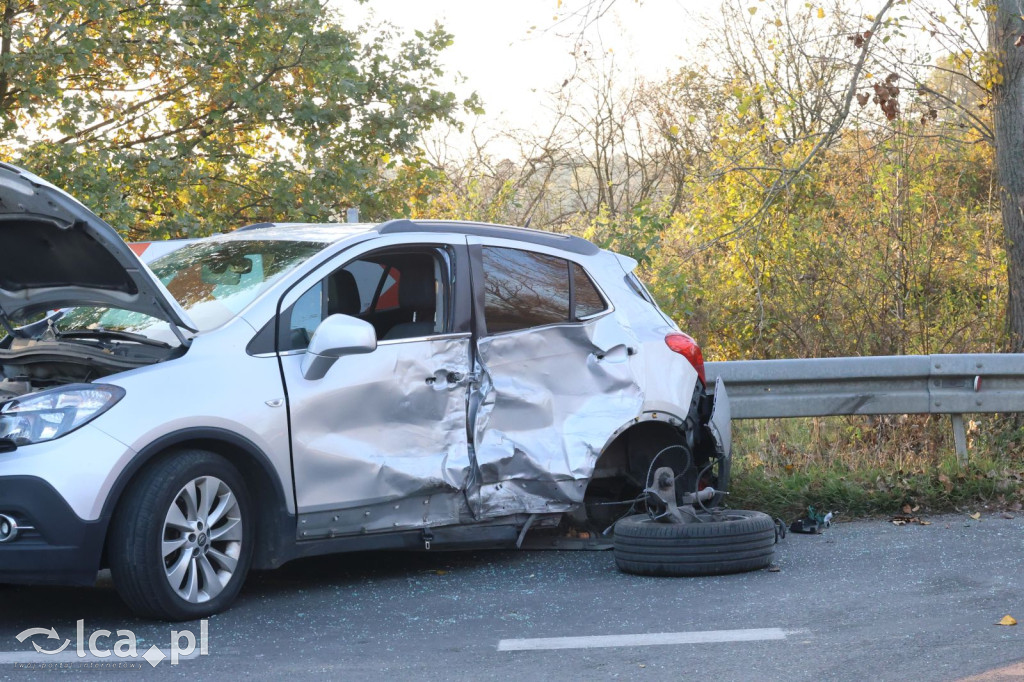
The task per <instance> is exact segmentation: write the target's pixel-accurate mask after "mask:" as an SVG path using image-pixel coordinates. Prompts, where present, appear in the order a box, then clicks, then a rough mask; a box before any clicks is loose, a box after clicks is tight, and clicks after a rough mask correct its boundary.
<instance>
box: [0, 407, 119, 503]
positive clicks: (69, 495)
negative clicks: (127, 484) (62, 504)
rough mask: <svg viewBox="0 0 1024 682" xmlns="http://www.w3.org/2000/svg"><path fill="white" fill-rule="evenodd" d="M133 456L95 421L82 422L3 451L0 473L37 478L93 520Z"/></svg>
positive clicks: (0, 456) (0, 459)
mask: <svg viewBox="0 0 1024 682" xmlns="http://www.w3.org/2000/svg"><path fill="white" fill-rule="evenodd" d="M116 407H117V406H115V409H116ZM134 456H135V451H134V450H133V449H132V448H130V447H128V446H127V445H125V444H124V443H123V442H121V441H119V440H118V439H116V438H113V437H112V436H110V435H109V434H107V433H104V432H103V431H102V430H101V429H100V428H99V427H98V426H97V425H95V424H86V425H85V426H83V427H82V428H80V429H77V430H75V431H74V432H72V433H70V434H68V435H67V436H64V437H63V438H58V439H56V440H53V441H48V442H45V443H36V444H35V445H23V446H21V447H19V448H18V449H17V450H15V451H13V452H5V453H3V454H2V455H0V477H7V476H32V477H36V478H41V479H43V480H45V481H46V482H47V483H49V484H50V485H51V486H52V487H53V488H54V490H56V491H57V492H58V493H59V494H60V495H61V497H63V498H64V499H65V500H66V501H67V503H68V506H69V507H71V509H72V511H74V512H75V514H77V515H78V517H79V518H80V519H82V520H84V521H94V520H96V519H98V518H99V517H100V511H101V510H102V508H103V504H104V503H105V502H106V500H107V496H108V495H109V493H110V490H111V488H112V486H113V485H114V481H115V480H116V479H117V477H118V475H119V474H120V473H121V472H122V471H123V470H124V468H125V467H126V466H127V465H128V463H129V462H130V461H131V459H132V458H133V457H134ZM0 502H2V500H0Z"/></svg>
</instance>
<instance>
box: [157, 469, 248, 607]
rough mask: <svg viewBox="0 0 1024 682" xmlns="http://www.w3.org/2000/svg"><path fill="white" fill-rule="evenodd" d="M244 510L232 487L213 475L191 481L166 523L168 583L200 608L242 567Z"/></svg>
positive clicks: (164, 543)
mask: <svg viewBox="0 0 1024 682" xmlns="http://www.w3.org/2000/svg"><path fill="white" fill-rule="evenodd" d="M242 539H243V534H242V510H241V508H240V507H239V506H238V498H237V497H236V496H235V494H234V493H233V492H232V490H231V488H229V487H228V485H227V484H226V483H225V482H224V481H222V480H220V479H219V478H215V477H213V476H201V477H199V478H197V479H195V480H192V481H189V482H188V483H187V484H186V485H185V486H184V487H183V488H182V489H181V490H180V491H178V494H177V495H176V496H175V497H174V501H173V502H172V503H171V506H170V508H169V509H168V510H167V515H166V517H165V518H164V532H163V538H162V544H161V552H162V559H163V564H164V572H165V574H166V575H167V582H168V583H169V584H170V586H171V589H172V590H174V592H175V594H177V595H178V596H179V597H180V598H182V599H184V600H185V601H187V602H190V603H193V604H198V603H202V602H206V601H209V600H211V599H213V598H214V597H216V596H217V595H218V594H220V593H221V592H222V591H223V590H224V588H225V587H226V586H227V584H228V583H229V582H230V581H231V578H232V576H234V574H235V570H236V568H237V567H238V558H239V557H240V556H241V550H242Z"/></svg>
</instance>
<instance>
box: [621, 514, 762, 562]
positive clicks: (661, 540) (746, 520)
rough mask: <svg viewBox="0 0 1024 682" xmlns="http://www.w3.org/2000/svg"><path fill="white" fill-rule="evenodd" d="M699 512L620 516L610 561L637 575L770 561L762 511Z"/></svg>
mask: <svg viewBox="0 0 1024 682" xmlns="http://www.w3.org/2000/svg"><path fill="white" fill-rule="evenodd" d="M698 516H699V517H700V519H701V521H703V523H701V522H699V521H693V522H692V523H662V522H660V521H652V520H651V519H650V518H649V517H648V516H647V515H646V514H637V515H635V516H627V517H626V518H624V519H621V520H620V521H619V522H618V523H616V524H615V539H614V543H615V544H614V553H615V564H616V565H617V566H618V567H619V570H620V571H623V572H624V573H633V574H636V575H659V576H697V575H720V574H723V573H740V572H743V571H754V570H757V569H759V568H765V567H766V566H768V565H769V564H770V563H771V561H772V557H773V556H774V554H775V522H774V521H772V519H771V517H770V516H768V515H767V514H763V513H761V512H757V511H744V510H738V509H728V510H722V511H720V512H717V514H716V515H714V516H712V515H710V514H707V513H704V512H699V513H698Z"/></svg>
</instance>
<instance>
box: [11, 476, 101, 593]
mask: <svg viewBox="0 0 1024 682" xmlns="http://www.w3.org/2000/svg"><path fill="white" fill-rule="evenodd" d="M0 514H6V515H8V516H11V517H13V518H15V519H16V520H17V521H18V525H19V526H22V527H24V526H30V527H31V528H32V529H31V530H25V531H22V532H19V534H18V536H17V537H16V538H15V539H13V540H11V541H9V542H4V543H0V583H16V584H22V585H44V584H45V585H92V584H93V583H94V582H95V581H96V572H97V571H98V570H99V566H100V558H101V556H102V554H103V540H104V536H105V533H106V527H107V524H106V521H105V520H104V519H102V518H100V519H97V520H96V521H84V520H82V519H81V518H79V517H78V515H77V514H75V512H74V511H73V510H72V509H71V507H70V506H69V505H68V503H67V501H66V500H65V499H64V498H63V497H61V495H60V493H58V492H57V491H56V490H55V489H54V488H53V486H51V485H50V484H49V483H47V482H46V481H44V480H43V479H41V478H36V477H34V476H0Z"/></svg>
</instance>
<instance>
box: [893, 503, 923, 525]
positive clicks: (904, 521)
mask: <svg viewBox="0 0 1024 682" xmlns="http://www.w3.org/2000/svg"><path fill="white" fill-rule="evenodd" d="M914 509H915V510H916V509H917V507H915V508H914ZM889 521H890V523H892V525H894V526H909V525H911V524H916V525H918V526H930V525H932V522H931V521H928V520H927V519H922V518H921V517H920V516H911V515H909V514H897V515H896V516H894V517H892V518H891V519H890V520H889Z"/></svg>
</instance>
